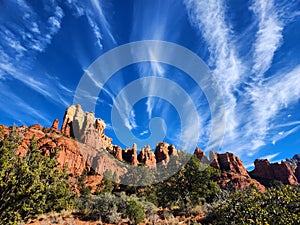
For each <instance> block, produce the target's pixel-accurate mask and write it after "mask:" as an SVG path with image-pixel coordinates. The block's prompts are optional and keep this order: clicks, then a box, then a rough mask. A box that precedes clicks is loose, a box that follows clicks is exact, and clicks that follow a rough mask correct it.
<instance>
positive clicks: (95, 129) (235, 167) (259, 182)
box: [0, 105, 300, 191]
mask: <svg viewBox="0 0 300 225" xmlns="http://www.w3.org/2000/svg"><path fill="white" fill-rule="evenodd" d="M0 126H1V130H2V137H1V138H5V136H6V135H7V134H8V133H9V132H10V131H11V130H12V129H16V131H17V133H18V134H19V135H20V138H21V145H20V146H19V149H18V151H19V154H21V155H22V154H25V153H26V152H27V151H28V149H29V145H30V140H31V139H32V137H34V138H35V139H37V142H38V146H39V149H40V150H41V151H42V152H43V153H44V154H46V155H50V154H51V153H52V152H55V151H57V150H58V149H59V151H58V155H57V161H58V162H59V164H60V167H61V168H64V167H65V166H68V172H69V173H70V174H73V175H75V176H80V175H81V174H82V173H84V171H91V170H92V169H93V170H95V172H96V175H93V177H89V179H88V183H89V185H90V186H91V187H92V188H93V190H94V189H95V188H96V181H97V182H98V181H99V180H101V177H102V176H101V174H102V175H103V174H104V173H105V171H107V170H112V171H115V172H116V174H117V175H118V176H119V177H120V176H121V175H122V174H124V173H125V172H126V171H124V169H123V168H122V167H119V166H118V163H117V162H116V160H115V159H117V160H118V161H120V162H124V163H128V164H131V165H132V166H138V165H145V166H146V167H149V168H153V169H155V168H156V165H157V164H158V163H161V164H162V165H167V164H168V163H169V161H170V157H178V151H180V150H177V149H176V148H175V146H174V145H172V144H168V143H166V142H159V143H158V144H157V146H156V148H155V151H152V149H151V148H150V146H145V147H143V148H141V150H140V151H139V152H138V150H137V146H136V144H133V146H132V148H126V149H122V148H121V147H120V146H117V145H113V144H112V139H111V138H110V137H108V136H106V135H105V127H106V124H105V122H104V121H103V120H102V119H100V118H95V116H94V113H92V112H84V111H83V110H82V108H81V106H80V105H77V106H75V105H71V106H70V107H68V108H67V109H66V112H65V115H64V119H63V123H62V126H61V129H59V120H58V119H55V120H54V121H53V124H52V126H51V128H43V127H42V126H41V125H39V124H35V125H32V126H21V127H19V128H15V127H7V126H4V125H0ZM105 151H108V152H109V153H110V154H106V152H105ZM110 155H112V156H113V157H110ZM194 156H195V157H197V158H198V159H199V160H200V161H201V162H203V163H206V164H209V165H210V166H212V167H214V168H215V169H218V170H220V171H221V175H220V177H219V178H218V179H217V183H218V184H219V185H220V186H221V187H222V188H230V189H232V188H233V189H244V188H245V187H248V186H250V185H254V186H256V187H257V188H258V189H259V190H262V191H264V190H265V187H268V186H269V185H270V184H271V183H272V181H273V180H278V181H280V182H282V183H283V184H289V185H299V181H300V160H299V157H297V156H298V155H295V156H294V157H293V158H292V159H287V160H286V161H282V162H281V163H270V162H269V161H268V160H266V159H259V160H255V162H254V164H255V168H254V170H253V171H247V169H246V168H245V167H244V165H243V163H242V161H241V160H240V159H239V158H238V157H237V156H236V155H234V154H233V153H229V152H226V153H214V152H211V153H210V160H209V159H208V158H207V156H205V153H204V152H203V151H202V150H201V149H200V148H196V149H195V151H194ZM93 180H95V182H94V181H93Z"/></svg>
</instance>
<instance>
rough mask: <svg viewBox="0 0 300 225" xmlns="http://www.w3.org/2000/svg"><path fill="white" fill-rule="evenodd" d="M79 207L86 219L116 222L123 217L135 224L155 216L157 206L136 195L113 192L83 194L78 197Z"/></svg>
mask: <svg viewBox="0 0 300 225" xmlns="http://www.w3.org/2000/svg"><path fill="white" fill-rule="evenodd" d="M76 203H77V204H76V205H77V207H78V208H77V209H78V210H79V212H80V213H81V214H83V216H84V218H85V219H86V220H94V221H97V220H101V221H103V222H106V223H116V222H119V221H120V220H121V219H125V220H126V219H128V218H129V219H130V220H131V221H132V222H133V223H134V224H138V223H140V222H141V221H143V220H144V216H145V215H147V216H151V215H152V216H153V214H154V212H155V210H156V207H155V206H154V205H153V204H152V203H150V202H146V201H143V200H142V199H140V198H138V197H136V196H127V195H125V194H124V193H121V194H120V195H119V196H117V195H114V194H111V193H107V192H106V193H103V194H100V195H89V196H82V197H80V198H78V199H77V202H76Z"/></svg>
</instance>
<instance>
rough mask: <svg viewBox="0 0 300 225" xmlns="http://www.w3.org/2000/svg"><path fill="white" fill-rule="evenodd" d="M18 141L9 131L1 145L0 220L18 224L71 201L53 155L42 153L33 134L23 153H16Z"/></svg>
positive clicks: (64, 179)
mask: <svg viewBox="0 0 300 225" xmlns="http://www.w3.org/2000/svg"><path fill="white" fill-rule="evenodd" d="M19 144H20V139H19V137H18V136H17V134H16V132H15V131H12V132H11V133H9V134H8V136H7V138H5V139H4V140H3V141H2V146H1V147H0V224H17V223H18V222H20V221H21V220H24V219H25V220H26V219H28V218H30V217H33V216H34V215H37V214H40V213H46V212H50V211H60V210H62V209H65V208H68V207H70V206H71V205H72V199H73V197H72V195H71V192H70V189H69V186H68V184H67V179H68V176H67V174H66V172H65V171H61V170H60V169H58V168H57V162H56V160H55V158H51V157H49V156H44V155H42V154H41V153H40V151H39V149H38V146H37V142H36V141H35V140H34V138H32V140H31V144H30V148H29V151H28V152H27V153H26V154H25V155H24V156H21V155H18V154H17V153H18V146H19Z"/></svg>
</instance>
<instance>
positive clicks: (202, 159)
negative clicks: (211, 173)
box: [194, 148, 210, 164]
mask: <svg viewBox="0 0 300 225" xmlns="http://www.w3.org/2000/svg"><path fill="white" fill-rule="evenodd" d="M194 156H195V157H196V158H198V159H199V160H200V162H202V163H206V164H210V162H209V160H208V159H207V157H206V156H205V153H204V152H203V151H202V149H200V148H196V149H195V151H194Z"/></svg>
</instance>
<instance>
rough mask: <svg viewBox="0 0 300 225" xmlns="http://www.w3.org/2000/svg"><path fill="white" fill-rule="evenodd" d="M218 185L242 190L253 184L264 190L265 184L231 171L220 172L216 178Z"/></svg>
mask: <svg viewBox="0 0 300 225" xmlns="http://www.w3.org/2000/svg"><path fill="white" fill-rule="evenodd" d="M217 183H218V184H219V186H220V187H222V188H225V189H229V190H243V189H245V188H247V187H249V186H252V185H253V186H255V187H256V188H257V189H258V190H260V191H265V189H266V188H265V186H263V185H262V184H261V183H259V182H258V181H257V180H255V179H251V178H250V177H249V176H244V175H241V174H238V173H233V172H222V173H221V176H220V177H219V178H218V179H217Z"/></svg>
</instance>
